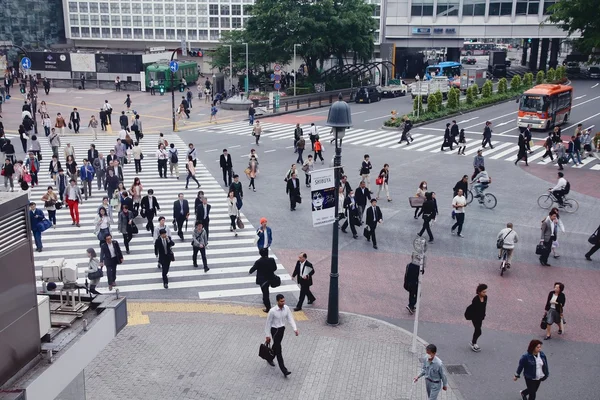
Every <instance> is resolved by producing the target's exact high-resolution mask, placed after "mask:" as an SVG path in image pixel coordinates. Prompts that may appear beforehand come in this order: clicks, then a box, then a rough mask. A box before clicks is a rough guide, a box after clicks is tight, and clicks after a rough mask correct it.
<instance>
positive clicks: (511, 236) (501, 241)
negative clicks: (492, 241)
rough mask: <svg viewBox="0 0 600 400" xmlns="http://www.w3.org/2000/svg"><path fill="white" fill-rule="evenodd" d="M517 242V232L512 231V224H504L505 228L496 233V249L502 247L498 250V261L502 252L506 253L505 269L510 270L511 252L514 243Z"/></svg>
mask: <svg viewBox="0 0 600 400" xmlns="http://www.w3.org/2000/svg"><path fill="white" fill-rule="evenodd" d="M518 241H519V236H518V235H517V232H515V231H514V230H513V224H512V222H509V223H508V224H506V228H504V229H502V230H501V231H500V232H499V233H498V237H497V238H496V242H497V244H498V247H500V245H502V246H501V247H500V248H499V249H498V259H501V258H502V251H506V268H510V264H511V261H512V256H513V251H514V249H515V243H517V242H518Z"/></svg>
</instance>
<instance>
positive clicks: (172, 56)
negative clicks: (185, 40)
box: [171, 48, 179, 132]
mask: <svg viewBox="0 0 600 400" xmlns="http://www.w3.org/2000/svg"><path fill="white" fill-rule="evenodd" d="M177 50H179V48H177V49H175V50H173V53H172V54H171V61H173V58H174V57H175V54H177ZM171 109H172V111H173V132H176V131H177V125H176V122H175V74H174V73H173V70H171Z"/></svg>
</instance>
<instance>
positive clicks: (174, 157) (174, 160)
mask: <svg viewBox="0 0 600 400" xmlns="http://www.w3.org/2000/svg"><path fill="white" fill-rule="evenodd" d="M178 162H179V157H177V153H173V152H171V163H172V164H177V163H178Z"/></svg>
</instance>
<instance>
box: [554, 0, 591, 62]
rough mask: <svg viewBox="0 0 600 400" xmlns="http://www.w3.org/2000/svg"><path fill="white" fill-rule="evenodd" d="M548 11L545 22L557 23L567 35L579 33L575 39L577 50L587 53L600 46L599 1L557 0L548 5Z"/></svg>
mask: <svg viewBox="0 0 600 400" xmlns="http://www.w3.org/2000/svg"><path fill="white" fill-rule="evenodd" d="M550 11H551V13H552V14H551V15H550V16H549V17H548V19H547V20H546V23H553V24H557V25H558V26H559V27H561V28H562V29H563V30H565V31H566V32H568V33H569V35H572V34H573V33H575V32H579V33H581V38H579V39H577V40H576V41H575V43H576V48H577V49H578V50H579V51H581V52H582V53H584V54H589V53H592V52H593V50H594V49H598V48H600V19H598V16H599V15H600V1H598V0H559V1H558V2H557V3H555V4H554V5H552V6H551V7H550ZM594 58H595V59H596V60H597V59H598V57H594Z"/></svg>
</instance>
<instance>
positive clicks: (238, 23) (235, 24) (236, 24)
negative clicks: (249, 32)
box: [231, 17, 242, 28]
mask: <svg viewBox="0 0 600 400" xmlns="http://www.w3.org/2000/svg"><path fill="white" fill-rule="evenodd" d="M231 27H232V28H241V27H242V19H241V18H239V17H233V18H231Z"/></svg>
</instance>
